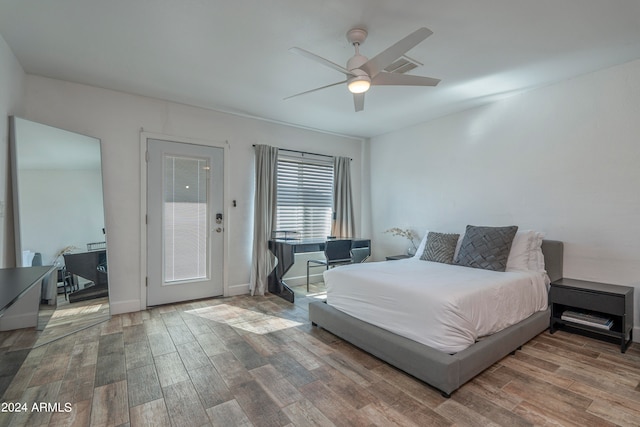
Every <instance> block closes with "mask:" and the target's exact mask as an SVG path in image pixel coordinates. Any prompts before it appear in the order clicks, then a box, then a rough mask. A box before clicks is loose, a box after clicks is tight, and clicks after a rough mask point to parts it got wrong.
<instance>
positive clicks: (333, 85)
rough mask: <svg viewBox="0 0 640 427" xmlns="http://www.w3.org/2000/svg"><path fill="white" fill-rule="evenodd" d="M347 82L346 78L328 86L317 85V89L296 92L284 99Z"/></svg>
mask: <svg viewBox="0 0 640 427" xmlns="http://www.w3.org/2000/svg"><path fill="white" fill-rule="evenodd" d="M346 82H347V81H346V80H343V81H341V82H338V83H331V84H330V85H326V86H322V87H317V88H315V89H311V90H307V91H305V92H300V93H296V94H295V95H291V96H287V97H286V98H284V99H283V101H285V100H287V99H289V98H295V97H296V96H300V95H306V94H308V93H311V92H316V91H318V90H322V89H326V88H328V87H331V86H337V85H341V84H342V83H346Z"/></svg>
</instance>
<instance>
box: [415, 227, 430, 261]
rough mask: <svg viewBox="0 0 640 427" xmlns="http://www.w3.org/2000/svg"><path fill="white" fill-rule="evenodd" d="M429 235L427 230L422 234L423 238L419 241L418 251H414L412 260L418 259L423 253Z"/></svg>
mask: <svg viewBox="0 0 640 427" xmlns="http://www.w3.org/2000/svg"><path fill="white" fill-rule="evenodd" d="M428 235H429V230H427V231H425V232H424V237H423V238H422V240H420V244H419V245H418V249H416V253H415V254H414V255H413V258H416V259H420V257H421V256H422V252H424V248H425V246H427V236H428Z"/></svg>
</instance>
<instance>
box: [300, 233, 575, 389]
mask: <svg viewBox="0 0 640 427" xmlns="http://www.w3.org/2000/svg"><path fill="white" fill-rule="evenodd" d="M541 247H542V253H543V256H544V265H545V269H546V272H547V275H548V279H549V280H551V281H554V280H557V279H560V278H562V268H563V264H562V262H563V244H562V242H559V241H553V240H543V241H542V245H541ZM396 262H400V261H388V262H387V263H396ZM398 266H400V264H398ZM449 267H450V268H465V267H457V266H449ZM545 290H546V288H545ZM328 299H329V303H326V302H324V301H314V302H312V303H310V304H309V318H310V320H311V322H312V324H313V325H314V326H319V327H322V328H324V329H326V330H327V331H329V332H331V333H333V334H334V335H337V336H338V337H340V338H342V339H344V340H346V341H348V342H350V343H352V344H354V345H355V346H357V347H359V348H361V349H362V350H364V351H367V352H368V353H371V354H372V355H374V356H376V357H378V358H380V359H382V360H384V361H386V362H388V363H389V364H391V365H393V366H395V367H397V368H399V369H401V370H403V371H405V372H407V373H408V374H410V375H412V376H414V377H416V378H418V379H420V380H422V381H424V382H426V383H427V384H429V385H431V386H432V387H434V388H436V389H438V390H440V392H441V393H442V395H443V396H445V397H449V396H450V395H451V393H452V392H454V391H455V390H457V389H458V388H459V387H460V386H462V385H463V384H464V383H466V382H467V381H469V380H470V379H472V378H473V377H475V376H476V375H478V374H479V373H480V372H482V371H483V370H485V369H486V368H488V367H489V366H491V365H493V364H494V363H495V362H497V361H499V360H500V359H502V358H503V357H505V356H507V355H508V354H510V353H514V352H515V351H516V350H517V349H518V348H520V347H521V346H522V345H523V344H525V343H526V342H527V341H529V340H531V339H532V338H533V337H535V336H536V335H538V334H539V333H541V332H542V331H544V330H545V329H546V328H548V327H549V310H548V309H543V310H541V311H535V310H534V311H535V312H534V313H533V314H531V315H529V316H528V317H526V318H524V319H523V320H520V321H518V322H517V323H515V324H513V325H511V326H508V327H506V328H504V329H501V330H499V331H498V332H495V333H492V334H490V335H488V336H483V337H475V336H473V337H472V343H471V344H470V345H468V346H467V345H465V344H464V343H462V342H460V343H456V342H454V343H453V344H445V345H444V346H443V345H440V344H437V343H431V344H432V345H427V343H430V342H429V341H428V339H427V340H422V341H423V342H418V341H420V340H416V339H417V338H416V339H410V338H407V337H405V336H402V335H400V334H398V333H394V332H392V331H390V330H388V329H384V328H381V327H379V326H376V325H374V324H372V323H369V322H367V321H364V320H361V319H359V318H357V317H354V316H352V315H350V314H347V313H345V312H344V311H342V310H339V309H337V308H336V307H334V306H332V305H331V298H328ZM346 300H348V298H347V299H346ZM335 301H336V305H338V306H340V307H341V308H343V310H344V309H345V308H344V307H343V306H341V304H340V299H335ZM342 301H343V302H344V301H345V299H344V298H342ZM545 307H546V294H545ZM347 311H348V310H347ZM391 329H393V328H391ZM458 338H459V337H458ZM467 339H468V338H467ZM450 345H452V346H453V347H448V346H450ZM456 345H460V346H461V347H460V348H464V349H460V350H459V351H457V350H458V349H457V348H456V347H455V346H456Z"/></svg>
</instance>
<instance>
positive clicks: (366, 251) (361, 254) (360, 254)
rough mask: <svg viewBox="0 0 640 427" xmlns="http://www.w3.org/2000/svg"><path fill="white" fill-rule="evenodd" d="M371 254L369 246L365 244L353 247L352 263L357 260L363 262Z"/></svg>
mask: <svg viewBox="0 0 640 427" xmlns="http://www.w3.org/2000/svg"><path fill="white" fill-rule="evenodd" d="M370 256H371V247H370V246H365V247H363V248H353V249H351V257H352V258H353V263H354V264H357V263H359V262H365V261H366V260H367V258H369V257H370Z"/></svg>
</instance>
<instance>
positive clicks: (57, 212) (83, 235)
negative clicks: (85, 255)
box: [20, 169, 104, 265]
mask: <svg viewBox="0 0 640 427" xmlns="http://www.w3.org/2000/svg"><path fill="white" fill-rule="evenodd" d="M96 189H102V175H101V174H100V170H97V171H95V170H59V169H53V170H46V169H44V170H43V169H28V170H21V171H20V223H21V227H20V229H21V230H22V233H21V234H22V235H21V238H22V248H23V250H30V251H31V252H40V253H41V254H42V263H43V264H45V265H46V264H53V263H54V262H55V261H58V262H60V263H62V262H63V260H62V257H60V258H59V259H57V260H56V255H57V254H58V253H59V252H60V250H62V249H63V248H65V247H67V246H75V247H76V248H78V249H77V250H76V252H84V251H86V250H87V243H93V242H103V241H104V235H103V234H102V228H103V227H104V214H103V213H104V211H103V209H102V192H100V191H96Z"/></svg>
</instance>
